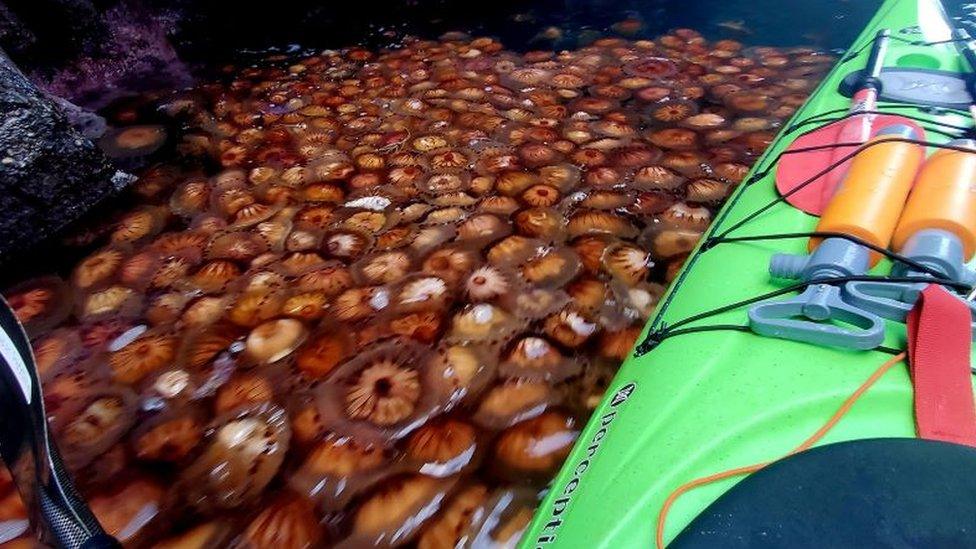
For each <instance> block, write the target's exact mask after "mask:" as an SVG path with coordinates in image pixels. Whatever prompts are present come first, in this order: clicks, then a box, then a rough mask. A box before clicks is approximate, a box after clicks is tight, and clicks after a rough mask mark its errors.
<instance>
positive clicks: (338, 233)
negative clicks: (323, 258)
mask: <svg viewBox="0 0 976 549" xmlns="http://www.w3.org/2000/svg"><path fill="white" fill-rule="evenodd" d="M373 242H374V239H373V237H371V236H370V235H369V233H366V232H362V231H359V230H355V229H335V230H331V231H327V232H326V233H325V235H324V236H323V237H322V250H323V251H324V252H325V253H326V254H327V255H328V256H330V257H335V258H338V259H352V258H356V257H360V256H362V255H364V254H365V253H366V252H368V251H369V249H370V248H371V247H372V246H373Z"/></svg>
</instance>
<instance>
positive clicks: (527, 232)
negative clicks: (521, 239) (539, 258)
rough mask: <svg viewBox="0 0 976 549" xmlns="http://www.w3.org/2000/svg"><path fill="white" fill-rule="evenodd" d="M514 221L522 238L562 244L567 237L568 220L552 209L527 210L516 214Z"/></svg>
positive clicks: (537, 208) (535, 208)
mask: <svg viewBox="0 0 976 549" xmlns="http://www.w3.org/2000/svg"><path fill="white" fill-rule="evenodd" d="M513 220H514V222H515V228H516V229H517V230H518V232H519V233H520V234H521V235H522V236H526V237H529V238H536V239H540V240H544V241H546V242H560V241H562V239H563V237H564V236H565V230H566V220H565V219H564V218H563V216H562V214H560V213H559V212H558V211H556V210H554V209H552V208H540V207H533V208H525V209H524V210H521V211H519V212H518V213H516V214H515V215H514V217H513Z"/></svg>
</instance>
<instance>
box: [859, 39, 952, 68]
mask: <svg viewBox="0 0 976 549" xmlns="http://www.w3.org/2000/svg"><path fill="white" fill-rule="evenodd" d="M888 38H889V39H890V40H894V41H896V42H902V43H904V44H908V45H909V46H938V45H940V44H952V43H956V42H963V40H962V39H961V38H948V39H945V40H932V41H925V40H910V39H908V38H903V37H901V36H898V35H896V34H892V35H890V36H889V37H888ZM874 40H875V37H874V36H872V37H871V39H870V40H869V41H868V42H867V43H866V44H861V45H860V46H858V48H857V49H855V50H854V51H849V52H848V53H846V54H844V56H843V57H842V58H841V60H840V61H841V62H842V63H847V62H848V61H851V60H852V59H854V58H856V57H857V56H859V55H861V54H862V53H864V50H866V49H868V48H870V47H871V46H872V45H874Z"/></svg>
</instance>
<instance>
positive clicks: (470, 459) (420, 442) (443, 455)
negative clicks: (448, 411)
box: [404, 418, 481, 478]
mask: <svg viewBox="0 0 976 549" xmlns="http://www.w3.org/2000/svg"><path fill="white" fill-rule="evenodd" d="M478 438H479V437H478V432H477V430H476V429H475V428H474V427H473V426H472V425H470V424H468V423H465V422H463V421H460V420H456V419H449V418H448V419H441V420H434V421H431V422H428V423H426V424H425V425H423V426H422V427H420V428H419V429H417V430H416V431H414V432H413V433H412V434H411V435H410V437H409V438H408V439H407V441H406V445H405V448H404V451H405V457H406V459H407V460H408V462H411V465H412V467H415V468H416V470H417V472H419V473H421V474H424V475H427V476H431V477H438V478H444V477H449V476H451V475H456V474H458V473H460V472H462V471H465V470H470V469H471V468H473V467H475V466H476V465H477V462H478V460H479V458H480V455H479V454H480V453H481V452H480V451H481V445H480V441H479V440H478Z"/></svg>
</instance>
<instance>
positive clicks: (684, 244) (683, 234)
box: [641, 227, 702, 259]
mask: <svg viewBox="0 0 976 549" xmlns="http://www.w3.org/2000/svg"><path fill="white" fill-rule="evenodd" d="M701 237H702V233H701V231H698V230H694V229H685V228H664V227H653V228H652V229H651V230H648V231H647V232H645V233H644V234H643V235H641V240H642V241H644V242H647V246H648V248H649V249H650V251H651V255H653V256H654V257H656V258H660V259H670V258H673V257H677V256H681V255H684V254H687V253H688V252H690V251H692V250H693V249H695V246H696V245H697V244H698V241H699V240H700V239H701Z"/></svg>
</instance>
